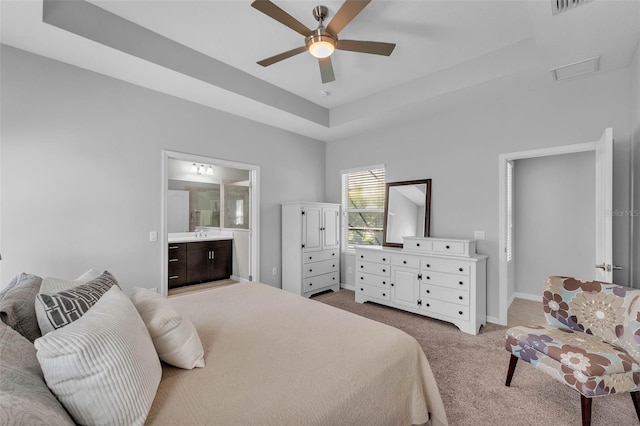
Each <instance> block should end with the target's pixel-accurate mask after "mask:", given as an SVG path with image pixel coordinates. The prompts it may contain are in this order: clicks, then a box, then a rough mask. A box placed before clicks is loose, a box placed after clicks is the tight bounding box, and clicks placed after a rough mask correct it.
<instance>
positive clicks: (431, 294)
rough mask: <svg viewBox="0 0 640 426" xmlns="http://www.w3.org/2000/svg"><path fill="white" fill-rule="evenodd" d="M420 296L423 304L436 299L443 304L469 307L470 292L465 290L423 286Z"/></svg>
mask: <svg viewBox="0 0 640 426" xmlns="http://www.w3.org/2000/svg"><path fill="white" fill-rule="evenodd" d="M420 296H421V297H422V298H423V303H424V301H425V300H426V301H429V300H431V299H436V300H441V301H443V302H449V303H455V304H456V305H463V306H469V292H468V291H464V290H456V289H453V288H448V287H440V286H437V285H429V284H422V285H421V286H420Z"/></svg>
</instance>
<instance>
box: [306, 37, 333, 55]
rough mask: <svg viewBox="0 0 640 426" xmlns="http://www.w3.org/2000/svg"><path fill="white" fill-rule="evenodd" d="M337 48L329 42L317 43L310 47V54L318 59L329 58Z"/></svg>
mask: <svg viewBox="0 0 640 426" xmlns="http://www.w3.org/2000/svg"><path fill="white" fill-rule="evenodd" d="M334 50H335V47H334V46H333V44H332V43H330V42H328V41H316V42H315V43H313V44H312V45H311V46H309V53H311V55H312V56H315V57H316V58H318V59H322V58H327V57H329V56H331V54H332V53H333V51H334Z"/></svg>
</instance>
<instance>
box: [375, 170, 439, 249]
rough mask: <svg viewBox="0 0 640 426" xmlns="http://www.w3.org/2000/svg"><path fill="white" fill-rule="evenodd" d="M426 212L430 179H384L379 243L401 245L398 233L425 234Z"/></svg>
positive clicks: (413, 235) (424, 235)
mask: <svg viewBox="0 0 640 426" xmlns="http://www.w3.org/2000/svg"><path fill="white" fill-rule="evenodd" d="M430 212H431V179H422V180H409V181H403V182H389V183H387V185H386V191H385V199H384V228H383V233H382V238H383V240H382V245H383V246H388V247H402V237H417V236H419V237H428V236H429V216H430Z"/></svg>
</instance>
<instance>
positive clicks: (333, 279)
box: [281, 202, 340, 297]
mask: <svg viewBox="0 0 640 426" xmlns="http://www.w3.org/2000/svg"><path fill="white" fill-rule="evenodd" d="M281 270H282V289H283V290H286V291H290V292H291V293H295V294H298V295H301V296H305V297H309V296H311V295H313V294H315V293H319V292H322V291H325V290H329V289H331V290H333V291H338V290H340V205H339V204H329V203H313V202H290V203H283V204H282V269H281Z"/></svg>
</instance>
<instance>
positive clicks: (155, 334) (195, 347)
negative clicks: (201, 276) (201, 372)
mask: <svg viewBox="0 0 640 426" xmlns="http://www.w3.org/2000/svg"><path fill="white" fill-rule="evenodd" d="M131 301H133V304H134V305H135V306H136V309H137V310H138V312H139V313H140V316H141V317H142V320H143V321H144V323H145V325H146V326H147V329H148V330H149V334H151V338H152V339H153V344H154V346H155V347H156V351H157V352H158V356H159V357H160V359H161V360H163V361H164V362H166V363H168V364H171V365H174V366H176V367H180V368H186V369H189V370H190V369H192V368H194V367H204V349H202V342H200V337H199V336H198V332H197V331H196V328H195V327H194V326H193V323H192V322H191V321H190V320H189V319H188V318H186V317H184V316H182V315H181V314H180V312H178V310H177V309H176V308H175V307H174V306H173V305H172V304H171V303H170V302H169V301H168V300H167V299H165V298H164V297H162V296H161V295H160V294H158V293H156V292H154V291H151V290H148V289H146V288H140V287H135V288H134V289H133V291H132V292H131Z"/></svg>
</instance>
